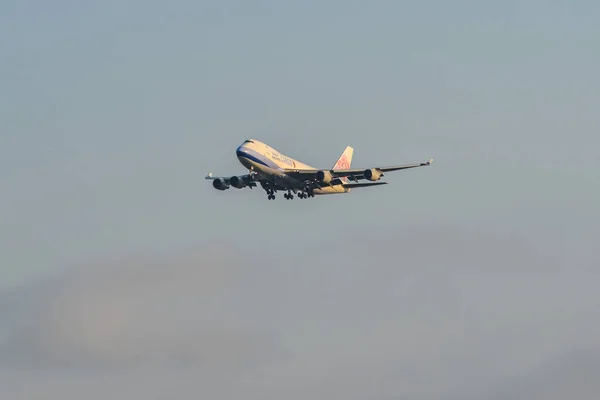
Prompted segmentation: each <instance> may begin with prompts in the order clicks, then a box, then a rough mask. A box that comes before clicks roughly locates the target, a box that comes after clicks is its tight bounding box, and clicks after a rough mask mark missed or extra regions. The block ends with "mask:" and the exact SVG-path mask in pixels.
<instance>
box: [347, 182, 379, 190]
mask: <svg viewBox="0 0 600 400" xmlns="http://www.w3.org/2000/svg"><path fill="white" fill-rule="evenodd" d="M387 184H388V183H387V182H366V183H342V186H343V187H345V188H348V189H354V188H361V187H369V186H379V185H387Z"/></svg>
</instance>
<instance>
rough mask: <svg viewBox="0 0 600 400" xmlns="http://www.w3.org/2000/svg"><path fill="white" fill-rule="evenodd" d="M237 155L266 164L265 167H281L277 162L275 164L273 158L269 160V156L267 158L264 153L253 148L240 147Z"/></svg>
mask: <svg viewBox="0 0 600 400" xmlns="http://www.w3.org/2000/svg"><path fill="white" fill-rule="evenodd" d="M236 155H237V156H238V158H241V157H242V158H247V159H248V160H250V161H253V162H255V163H257V164H261V165H264V166H265V167H269V168H273V169H279V166H278V165H277V164H275V162H273V161H272V160H269V159H268V158H266V157H265V156H264V155H262V154H260V153H259V152H257V151H254V150H251V149H241V148H238V149H237V150H236Z"/></svg>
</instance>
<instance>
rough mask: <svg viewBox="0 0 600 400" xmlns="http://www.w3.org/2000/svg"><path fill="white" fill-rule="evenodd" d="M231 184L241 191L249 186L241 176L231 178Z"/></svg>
mask: <svg viewBox="0 0 600 400" xmlns="http://www.w3.org/2000/svg"><path fill="white" fill-rule="evenodd" d="M229 183H230V184H231V186H233V187H234V188H236V189H241V188H244V187H246V186H248V182H247V180H246V179H244V178H243V177H241V176H232V177H231V178H229Z"/></svg>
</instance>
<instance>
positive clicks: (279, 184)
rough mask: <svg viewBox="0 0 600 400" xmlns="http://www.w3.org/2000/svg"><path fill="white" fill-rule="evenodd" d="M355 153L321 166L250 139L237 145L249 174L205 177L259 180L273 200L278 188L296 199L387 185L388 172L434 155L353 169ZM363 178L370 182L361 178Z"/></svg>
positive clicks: (224, 181) (229, 182)
mask: <svg viewBox="0 0 600 400" xmlns="http://www.w3.org/2000/svg"><path fill="white" fill-rule="evenodd" d="M353 154H354V148H352V147H350V146H347V147H346V149H345V150H344V152H343V153H342V155H341V156H340V158H338V160H337V161H336V162H335V164H333V167H331V168H330V169H318V168H314V167H311V166H310V165H307V164H304V163H302V162H300V161H298V160H295V159H293V158H291V157H288V156H286V155H284V154H282V153H281V152H279V151H277V150H275V149H274V148H272V147H270V146H268V145H267V144H266V143H263V142H261V141H259V140H256V139H248V140H246V141H244V142H243V143H242V144H241V145H240V146H239V147H238V148H237V149H236V155H237V158H238V160H239V162H240V163H241V164H242V165H243V166H244V167H245V168H247V169H248V171H249V172H248V174H245V175H240V176H231V177H216V176H213V174H212V172H209V173H208V175H206V177H205V179H209V180H212V183H213V187H214V188H215V189H217V190H227V189H229V188H230V187H234V188H237V189H242V188H245V187H249V188H250V189H252V188H253V187H256V186H257V183H259V184H260V185H261V187H262V188H263V189H264V190H265V191H266V192H267V196H268V199H269V200H274V199H275V193H277V192H278V191H282V192H285V194H284V195H283V197H284V198H285V199H286V200H292V199H293V198H294V194H296V195H297V196H298V198H300V199H306V198H309V197H315V195H326V194H340V193H348V192H350V190H352V189H354V188H363V187H370V186H379V185H386V184H387V182H379V180H380V179H381V178H382V177H383V176H384V175H383V174H384V173H386V172H391V171H398V170H403V169H409V168H416V167H425V166H428V165H431V164H432V163H433V158H432V159H430V160H428V161H426V162H422V163H417V164H407V165H398V166H390V167H374V168H366V169H365V168H363V169H350V164H351V163H352V155H353ZM362 179H365V180H368V181H370V182H362V183H360V182H358V181H359V180H362Z"/></svg>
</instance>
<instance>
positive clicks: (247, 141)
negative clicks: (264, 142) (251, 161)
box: [244, 139, 254, 143]
mask: <svg viewBox="0 0 600 400" xmlns="http://www.w3.org/2000/svg"><path fill="white" fill-rule="evenodd" d="M244 143H254V142H253V141H252V140H250V139H248V140H246V141H244Z"/></svg>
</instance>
